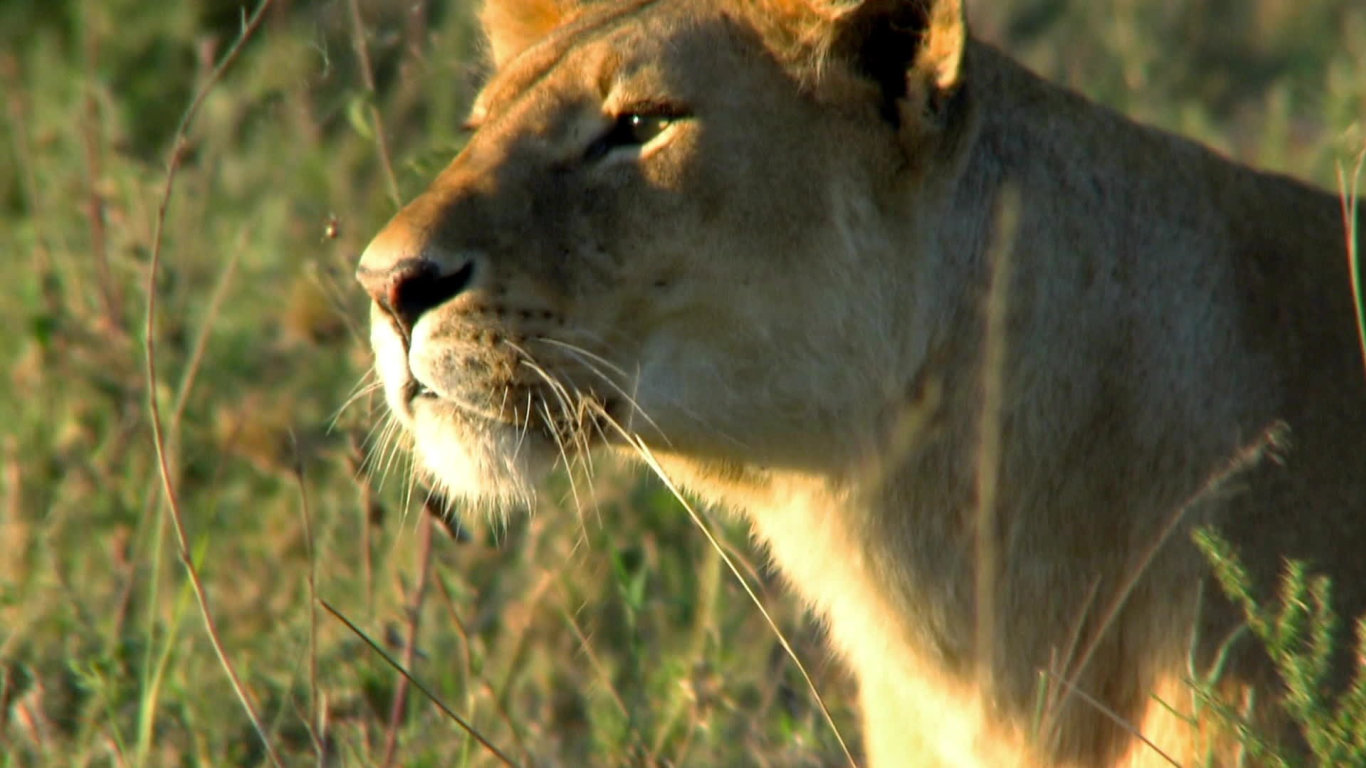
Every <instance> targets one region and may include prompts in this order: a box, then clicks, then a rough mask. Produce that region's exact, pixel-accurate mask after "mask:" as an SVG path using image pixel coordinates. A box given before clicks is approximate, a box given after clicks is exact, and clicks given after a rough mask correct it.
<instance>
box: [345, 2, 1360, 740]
mask: <svg viewBox="0 0 1366 768" xmlns="http://www.w3.org/2000/svg"><path fill="white" fill-rule="evenodd" d="M483 21H484V24H485V27H486V33H487V35H488V39H489V41H490V44H491V50H492V54H493V58H494V64H495V69H496V73H495V74H494V75H493V76H492V78H491V80H490V81H489V83H488V84H487V86H486V87H485V88H484V90H483V91H482V93H481V94H480V96H479V97H478V99H477V102H476V104H475V106H474V109H473V115H472V118H471V121H472V124H473V126H474V127H475V128H476V132H475V133H474V134H473V136H472V138H471V139H470V141H469V144H468V145H467V146H466V147H465V149H464V150H463V151H462V152H461V153H460V155H459V156H458V157H456V158H455V160H454V161H453V162H452V163H451V165H450V166H449V167H448V168H447V169H446V170H445V171H444V172H442V173H441V175H440V176H439V177H438V178H437V179H436V181H435V182H434V183H433V184H432V185H431V188H430V189H429V190H428V191H427V192H426V193H424V194H423V195H422V196H420V197H419V198H417V199H416V200H414V201H413V202H412V203H410V204H409V205H408V206H407V207H406V208H404V209H403V210H402V211H401V212H400V213H399V214H398V215H397V216H395V217H394V219H393V220H392V221H391V222H390V223H389V224H388V226H387V227H385V229H384V230H383V231H382V232H381V233H380V234H379V235H378V236H376V237H375V239H374V241H373V242H372V243H371V244H370V246H369V247H368V248H367V249H366V251H365V254H364V256H363V257H362V259H361V263H360V267H359V270H358V276H359V279H360V281H361V283H363V284H364V286H365V288H366V290H367V291H368V292H369V294H370V296H371V297H372V298H373V300H374V301H373V312H372V320H373V332H372V333H373V336H372V341H373V346H374V350H375V355H376V358H377V362H376V365H377V368H378V373H379V376H380V378H381V379H382V380H383V384H384V390H385V393H386V396H387V400H388V403H389V406H390V407H391V409H392V410H393V412H394V414H396V416H397V418H398V419H399V420H400V421H401V423H402V424H403V425H404V427H406V428H407V430H408V431H409V432H410V433H411V435H412V437H413V438H414V443H415V446H416V449H415V450H416V454H417V457H418V459H419V463H420V466H421V467H422V468H423V469H424V470H425V472H426V473H428V474H429V475H430V477H431V479H432V480H433V481H434V482H435V483H436V484H437V485H439V486H440V487H442V488H443V489H444V490H445V491H447V492H448V493H450V494H452V495H454V496H458V497H464V498H466V499H470V500H474V501H476V502H480V503H484V504H487V505H498V504H508V503H524V502H527V501H529V500H530V499H531V497H532V493H533V487H534V486H535V484H536V482H537V478H538V477H539V476H540V475H541V474H542V473H544V472H545V471H547V470H548V469H549V468H550V467H551V466H552V465H553V464H554V463H555V461H556V460H557V458H560V457H562V456H564V457H567V456H572V455H574V454H575V452H582V451H589V450H593V449H595V448H597V447H600V446H601V447H605V448H607V449H609V450H624V451H632V452H634V451H635V447H633V446H632V443H634V442H635V441H636V440H640V441H642V442H641V443H640V444H641V445H643V446H648V450H649V452H650V453H652V454H653V455H654V456H657V457H658V459H659V462H660V463H661V464H662V465H663V467H664V468H665V470H666V471H667V472H668V473H669V474H671V475H672V476H674V477H677V478H679V479H681V481H682V482H683V483H684V484H685V485H686V486H687V487H689V488H691V489H692V490H693V491H694V492H696V493H697V494H699V495H700V496H702V497H704V498H706V499H709V500H711V501H712V502H713V503H715V504H718V505H721V506H724V507H730V508H734V509H736V510H739V511H740V512H741V513H743V514H744V515H745V516H746V517H747V518H748V520H749V521H750V522H751V524H752V525H753V528H754V530H755V532H756V535H757V537H758V539H759V540H761V541H762V542H764V543H765V544H766V545H767V547H768V549H769V551H770V552H771V554H772V557H773V559H774V561H775V562H776V563H777V565H778V566H779V567H780V569H781V570H782V572H783V573H784V574H785V575H786V577H787V579H789V580H790V582H791V584H792V586H793V587H794V588H795V589H796V590H797V592H798V593H799V594H800V595H801V596H802V597H803V598H804V600H805V601H806V602H807V603H808V604H809V605H810V606H811V607H812V609H813V610H814V611H815V612H816V613H817V614H818V615H819V616H820V617H822V618H823V619H824V621H826V622H827V623H828V625H829V632H830V636H831V640H832V642H833V643H834V645H835V647H836V648H837V650H838V652H839V653H840V654H841V656H842V657H843V658H844V659H845V660H846V661H847V662H848V664H849V665H851V667H852V668H853V670H854V671H855V672H856V674H857V676H858V679H859V681H860V686H861V689H860V690H861V704H862V710H863V713H864V718H865V721H866V726H865V739H864V743H865V747H866V750H867V754H868V762H869V763H871V764H874V765H878V766H897V765H946V766H963V765H971V764H980V765H988V766H999V765H1011V764H1029V765H1088V766H1090V765H1115V764H1126V765H1127V764H1138V763H1143V762H1159V761H1162V760H1164V759H1165V758H1162V757H1160V756H1159V754H1158V752H1157V751H1156V749H1154V746H1155V747H1157V748H1160V749H1161V750H1163V751H1164V752H1165V753H1166V755H1167V756H1170V757H1171V758H1173V759H1176V760H1178V761H1194V760H1199V759H1204V757H1205V756H1206V752H1207V751H1208V750H1210V749H1213V750H1215V751H1214V757H1215V761H1216V762H1220V761H1222V762H1224V763H1231V762H1232V761H1234V760H1236V759H1237V754H1236V750H1235V749H1234V748H1233V747H1232V746H1230V745H1229V744H1228V743H1227V742H1223V741H1218V740H1217V738H1215V737H1212V736H1210V734H1209V731H1208V729H1206V728H1204V727H1203V726H1201V725H1199V724H1197V725H1194V726H1192V725H1189V724H1187V723H1186V722H1183V721H1182V720H1181V718H1182V717H1183V716H1185V715H1187V714H1190V713H1191V712H1193V710H1192V704H1191V693H1190V691H1189V689H1188V688H1186V687H1185V684H1184V682H1183V681H1184V680H1185V679H1187V678H1189V677H1190V676H1191V675H1193V674H1200V675H1206V674H1208V673H1209V672H1210V670H1211V668H1212V665H1213V664H1215V662H1216V660H1217V659H1221V658H1222V659H1224V660H1225V663H1224V665H1223V666H1222V674H1221V675H1220V677H1219V680H1220V684H1221V686H1222V689H1223V690H1225V691H1226V692H1228V693H1229V694H1230V695H1233V696H1235V697H1236V698H1234V699H1233V701H1235V702H1237V703H1240V704H1241V703H1242V702H1245V701H1246V702H1251V703H1250V704H1249V706H1250V707H1251V709H1250V710H1249V711H1250V712H1251V716H1252V717H1253V719H1254V720H1257V721H1258V722H1259V723H1260V726H1259V727H1262V728H1263V733H1265V734H1269V735H1270V736H1271V737H1272V738H1283V739H1287V740H1288V743H1293V740H1294V734H1293V729H1289V728H1286V727H1284V724H1283V723H1279V724H1278V723H1277V721H1276V720H1275V719H1274V717H1273V709H1272V708H1271V707H1269V706H1268V703H1269V702H1271V701H1272V700H1273V699H1274V698H1275V694H1276V693H1277V692H1278V689H1277V687H1276V683H1275V678H1274V675H1271V674H1270V673H1269V671H1268V669H1267V666H1268V665H1267V662H1266V660H1265V658H1264V657H1263V656H1262V654H1261V652H1260V651H1259V650H1258V649H1257V646H1256V644H1255V643H1254V642H1253V641H1251V640H1250V639H1248V638H1246V637H1244V636H1240V635H1238V634H1237V633H1236V632H1235V630H1236V629H1237V628H1238V627H1239V626H1240V624H1241V622H1242V617H1241V615H1240V613H1239V611H1237V610H1236V609H1234V608H1233V607H1232V606H1231V604H1230V603H1229V602H1227V601H1226V600H1225V599H1224V598H1223V597H1222V596H1221V593H1220V590H1219V588H1218V586H1217V585H1216V584H1214V582H1213V581H1212V579H1211V576H1210V569H1209V567H1208V565H1207V563H1206V562H1205V560H1204V558H1203V557H1202V556H1201V555H1200V554H1199V552H1198V551H1197V550H1196V548H1195V547H1194V546H1193V544H1192V543H1191V541H1190V529H1191V527H1192V526H1195V525H1207V524H1208V525H1213V526H1215V527H1217V528H1218V529H1219V530H1220V531H1222V532H1223V534H1224V535H1225V536H1226V537H1228V539H1229V540H1230V541H1231V542H1232V543H1233V544H1234V545H1235V546H1236V548H1237V551H1238V553H1239V555H1240V556H1241V557H1242V559H1243V560H1244V561H1245V562H1246V564H1247V565H1248V567H1249V569H1250V571H1251V573H1252V575H1253V577H1254V580H1255V582H1256V585H1257V587H1258V589H1259V590H1261V593H1262V594H1264V595H1265V594H1268V593H1269V592H1271V590H1272V588H1273V587H1274V584H1275V581H1276V577H1277V573H1278V571H1279V570H1280V569H1281V568H1282V563H1283V558H1286V557H1295V558H1307V559H1308V560H1310V561H1311V563H1312V564H1313V566H1314V567H1315V568H1316V569H1317V570H1319V571H1321V572H1324V573H1326V574H1329V575H1331V576H1332V577H1333V578H1334V584H1335V587H1336V590H1335V593H1334V594H1335V598H1336V602H1335V607H1336V608H1337V609H1338V610H1339V611H1341V612H1343V613H1344V615H1353V616H1354V615H1356V614H1357V613H1359V612H1361V611H1362V610H1363V609H1366V593H1364V592H1363V589H1364V588H1366V557H1363V552H1366V376H1363V363H1362V360H1361V357H1360V354H1359V352H1358V344H1357V339H1356V334H1357V331H1356V328H1355V325H1354V321H1353V317H1354V308H1353V301H1352V296H1351V289H1350V281H1349V274H1348V269H1347V259H1346V258H1345V255H1344V252H1345V244H1344V237H1343V234H1342V233H1343V215H1342V211H1341V207H1340V203H1339V201H1338V200H1337V199H1336V198H1335V197H1334V196H1332V195H1329V194H1326V193H1324V192H1321V191H1318V190H1315V189H1311V188H1309V187H1306V186H1304V185H1302V184H1299V183H1297V182H1295V181H1292V180H1290V179H1286V178H1282V177H1277V176H1271V175H1266V174H1261V173H1257V172H1255V171H1252V170H1249V169H1247V168H1243V167H1240V166H1238V165H1234V164H1232V163H1230V162H1228V161H1226V160H1224V159H1222V158H1220V157H1218V156H1216V155H1214V154H1213V153H1211V152H1209V151H1207V150H1205V149H1202V148H1200V147H1198V146H1196V145H1194V144H1192V143H1190V142H1187V141H1184V140H1182V139H1179V138H1176V137H1173V136H1170V135H1167V134H1164V133H1161V132H1158V131H1154V130H1150V129H1147V128H1143V127H1140V126H1137V125H1135V124H1133V123H1130V122H1128V121H1126V120H1125V119H1124V118H1122V117H1120V116H1118V115H1116V114H1113V113H1111V112H1109V111H1107V110H1105V109H1103V108H1100V107H1097V106H1095V105H1094V104H1091V103H1089V102H1087V101H1086V100H1084V99H1082V98H1080V97H1078V96H1075V95H1073V94H1071V93H1067V92H1065V91H1063V90H1061V89H1059V88H1057V87H1054V86H1051V85H1049V84H1047V83H1045V82H1042V81H1041V80H1039V79H1038V78H1036V77H1035V76H1033V75H1031V74H1030V73H1029V72H1027V71H1025V70H1024V69H1022V68H1021V67H1020V66H1018V65H1017V64H1015V63H1013V62H1012V61H1011V60H1010V59H1008V58H1006V57H1005V56H1004V55H1002V54H1001V53H999V52H998V51H996V50H994V49H993V48H991V47H989V46H987V45H985V44H982V43H979V42H977V41H975V40H974V39H972V38H971V37H970V36H969V35H968V33H967V30H966V26H965V22H964V19H963V11H962V8H961V1H960V0H900V1H898V0H864V1H863V2H850V1H845V2H835V0H647V1H644V2H639V1H631V2H618V1H609V0H600V1H598V2H575V1H574V0H488V3H487V6H486V8H485V10H484V13H483ZM1277 423H1284V424H1285V425H1287V426H1288V436H1289V437H1288V441H1286V442H1285V443H1284V444H1283V445H1282V446H1281V449H1280V450H1279V451H1277V452H1276V455H1275V456H1270V457H1267V456H1265V455H1264V454H1265V453H1267V452H1266V451H1263V450H1261V449H1262V448H1265V447H1266V446H1265V445H1262V444H1261V443H1259V436H1260V435H1263V434H1264V433H1265V432H1266V431H1267V429H1268V428H1269V427H1271V426H1272V425H1274V424H1277ZM1240 456H1241V458H1242V462H1241V464H1240V465H1239V466H1237V467H1236V470H1237V471H1226V470H1228V468H1229V467H1230V462H1236V461H1237V460H1238V458H1239V457H1240ZM1270 459H1274V460H1270ZM1340 640H1342V641H1343V642H1346V641H1348V640H1350V638H1347V637H1342V638H1340ZM1225 652H1226V653H1225ZM1221 654H1223V655H1221ZM1344 658H1345V654H1344ZM1254 694H1255V695H1254ZM1207 709H1208V708H1206V710H1207ZM1138 732H1141V733H1143V734H1144V736H1145V737H1146V738H1147V739H1148V740H1149V741H1150V742H1151V744H1145V743H1143V742H1142V741H1140V740H1139V739H1137V738H1136V737H1135V733H1138ZM1211 739H1214V740H1213V741H1211ZM1220 749H1222V750H1223V751H1222V752H1220V751H1219V750H1220Z"/></svg>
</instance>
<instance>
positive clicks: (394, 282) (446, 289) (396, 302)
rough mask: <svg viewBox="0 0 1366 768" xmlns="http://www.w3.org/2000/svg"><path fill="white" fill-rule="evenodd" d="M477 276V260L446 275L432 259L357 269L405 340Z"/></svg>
mask: <svg viewBox="0 0 1366 768" xmlns="http://www.w3.org/2000/svg"><path fill="white" fill-rule="evenodd" d="M473 277H474V261H473V260H470V261H466V262H465V264H464V265H463V266H461V267H460V268H459V269H457V270H455V271H453V272H444V271H443V270H442V268H441V265H440V264H438V263H437V262H435V261H432V260H430V259H403V260H401V261H398V262H395V263H394V264H392V265H389V266H387V267H385V268H382V269H372V268H368V267H366V266H364V265H363V264H362V265H361V267H360V268H359V269H357V270H356V279H358V280H360V283H361V285H362V286H364V287H365V290H366V292H367V293H369V294H370V298H372V299H374V301H375V303H376V304H377V305H379V307H380V309H383V310H384V311H385V312H386V313H388V314H389V316H390V317H392V318H393V319H394V321H395V322H397V323H398V326H399V330H401V331H402V332H403V335H404V337H405V338H407V337H410V336H411V335H412V331H413V326H414V325H416V324H417V321H418V319H419V318H420V317H422V315H424V314H425V313H426V312H427V311H428V310H430V309H432V308H433V307H438V306H440V305H442V304H444V303H446V302H447V301H450V300H451V299H453V298H455V297H456V296H458V295H460V293H462V292H463V291H464V290H465V289H466V288H468V287H469V284H470V281H471V279H472V278H473Z"/></svg>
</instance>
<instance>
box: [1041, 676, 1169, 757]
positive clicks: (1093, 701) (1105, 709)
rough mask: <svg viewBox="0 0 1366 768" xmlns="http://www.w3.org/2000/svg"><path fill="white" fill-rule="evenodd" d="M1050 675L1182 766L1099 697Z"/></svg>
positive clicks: (1150, 746) (1152, 747) (1155, 751)
mask: <svg viewBox="0 0 1366 768" xmlns="http://www.w3.org/2000/svg"><path fill="white" fill-rule="evenodd" d="M1048 676H1049V677H1050V678H1052V679H1053V680H1056V681H1057V682H1058V683H1059V684H1060V685H1062V686H1063V687H1064V688H1066V689H1067V693H1068V694H1069V695H1072V696H1076V697H1077V698H1079V699H1081V700H1082V701H1084V702H1086V703H1087V704H1089V705H1090V706H1093V707H1095V708H1096V711H1098V712H1100V713H1101V714H1103V715H1105V716H1106V717H1108V718H1110V719H1111V720H1113V721H1114V722H1115V723H1117V724H1118V725H1119V727H1121V728H1123V729H1124V730H1126V731H1128V732H1129V733H1130V734H1131V735H1133V737H1134V738H1136V739H1138V740H1139V741H1141V742H1143V743H1144V744H1145V745H1146V746H1147V747H1148V748H1149V749H1151V750H1152V751H1153V752H1154V753H1156V754H1157V756H1158V757H1160V758H1162V759H1163V760H1166V761H1167V762H1168V763H1170V764H1171V765H1174V766H1176V768H1181V763H1178V762H1177V761H1176V759H1175V758H1173V757H1172V756H1171V755H1169V754H1167V753H1166V752H1163V751H1162V748H1161V747H1159V746H1157V745H1156V744H1154V743H1153V742H1152V741H1151V740H1150V739H1148V737H1147V736H1144V735H1143V733H1142V732H1140V731H1139V730H1138V729H1137V728H1135V727H1134V726H1133V725H1132V724H1130V723H1129V722H1128V721H1127V720H1125V719H1124V718H1122V717H1120V716H1119V715H1118V714H1117V713H1116V712H1115V711H1114V710H1113V709H1110V708H1109V707H1107V706H1105V704H1104V703H1103V702H1101V701H1100V700H1099V699H1097V698H1096V697H1094V696H1092V695H1091V694H1089V693H1087V692H1086V691H1083V690H1082V689H1080V688H1078V687H1076V686H1075V685H1073V684H1072V683H1071V682H1068V680H1067V679H1066V678H1064V677H1062V676H1060V675H1055V674H1053V673H1052V672H1049V673H1048Z"/></svg>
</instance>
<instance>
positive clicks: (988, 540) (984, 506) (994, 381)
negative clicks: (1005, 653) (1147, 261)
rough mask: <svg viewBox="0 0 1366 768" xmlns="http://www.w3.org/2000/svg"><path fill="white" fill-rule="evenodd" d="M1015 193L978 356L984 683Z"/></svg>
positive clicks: (992, 634) (1006, 201) (977, 527)
mask: <svg viewBox="0 0 1366 768" xmlns="http://www.w3.org/2000/svg"><path fill="white" fill-rule="evenodd" d="M1019 207H1020V193H1019V190H1018V189H1016V188H1014V187H1007V188H1006V189H1005V190H1004V191H1003V193H1002V195H1001V202H1000V204H999V206H998V207H997V210H996V216H995V218H996V238H995V242H994V243H992V246H991V249H990V252H989V258H990V259H991V285H990V288H989V293H988V295H987V303H986V318H985V325H986V329H985V339H984V343H983V345H982V346H983V354H982V416H981V421H980V422H979V425H978V430H979V432H978V441H977V479H976V480H977V482H976V490H977V508H976V509H975V510H974V512H975V517H976V519H975V521H974V525H973V530H974V531H975V539H976V541H975V542H974V550H975V551H974V556H975V558H976V562H975V573H974V579H973V582H974V593H975V600H976V603H977V632H976V635H977V636H976V638H975V644H976V652H977V664H978V667H979V672H980V673H981V674H983V675H986V676H987V678H988V679H990V675H991V674H992V670H993V669H995V659H996V622H995V616H996V611H995V609H994V603H995V601H996V579H997V573H996V561H997V554H996V550H997V546H996V491H997V482H998V480H999V479H1000V467H1001V431H1002V426H1001V423H1002V405H1003V403H1004V401H1005V394H1004V386H1005V382H1004V378H1005V368H1006V354H1007V348H1006V326H1007V323H1006V318H1007V314H1008V312H1009V309H1010V274H1011V266H1012V265H1011V257H1012V255H1013V254H1012V246H1013V244H1014V240H1015V229H1016V223H1017V222H1016V220H1017V219H1018V217H1019Z"/></svg>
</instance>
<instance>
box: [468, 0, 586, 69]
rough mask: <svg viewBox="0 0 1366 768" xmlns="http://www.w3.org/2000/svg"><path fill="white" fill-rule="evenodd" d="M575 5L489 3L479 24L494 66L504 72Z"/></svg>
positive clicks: (513, 0) (543, 0)
mask: <svg viewBox="0 0 1366 768" xmlns="http://www.w3.org/2000/svg"><path fill="white" fill-rule="evenodd" d="M574 5H575V2H574V0H487V1H486V2H485V3H484V10H483V11H482V12H481V13H480V14H479V21H480V23H482V24H483V26H484V35H485V37H487V38H488V41H489V46H490V47H491V48H492V49H493V66H494V67H495V68H498V69H501V68H502V67H503V65H505V64H507V63H508V62H509V61H511V60H512V59H514V58H516V57H517V54H519V53H521V52H522V51H524V50H526V49H527V48H530V47H531V46H533V45H535V44H536V43H537V42H539V41H540V40H541V39H542V38H544V37H545V36H546V35H548V34H550V31H551V30H552V29H554V28H555V27H558V26H559V25H560V24H561V23H563V22H564V21H565V19H567V18H568V17H569V14H570V12H571V11H572V10H573V8H574Z"/></svg>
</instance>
